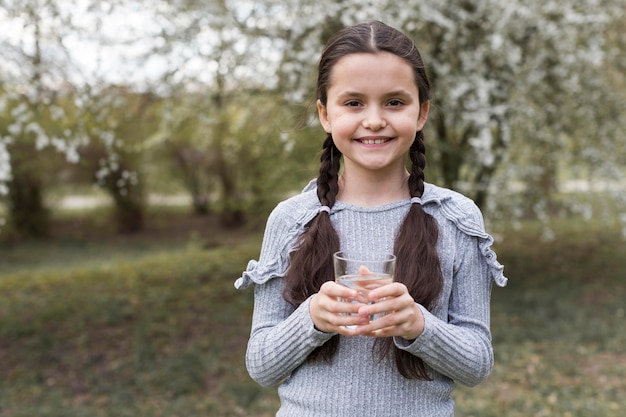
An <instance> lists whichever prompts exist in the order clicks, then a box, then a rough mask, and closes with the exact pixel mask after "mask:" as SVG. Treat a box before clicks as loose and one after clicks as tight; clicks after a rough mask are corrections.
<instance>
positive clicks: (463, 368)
mask: <svg viewBox="0 0 626 417" xmlns="http://www.w3.org/2000/svg"><path fill="white" fill-rule="evenodd" d="M410 204H411V203H410V200H408V199H407V200H402V201H397V202H394V203H390V204H386V205H384V206H380V207H357V206H353V205H350V204H345V203H343V202H340V201H338V202H337V203H336V204H335V206H334V207H333V208H332V211H331V221H332V223H333V225H334V226H335V228H336V230H337V232H338V234H339V238H340V242H341V249H342V250H345V251H348V252H359V251H372V250H374V251H381V252H393V243H394V237H395V235H396V230H397V228H398V227H399V225H400V224H401V223H402V220H403V219H404V217H405V215H406V213H407V211H408V209H409V207H410ZM422 204H423V207H424V210H426V211H427V212H428V213H430V214H431V215H432V216H434V218H435V219H436V220H437V223H438V225H439V230H440V234H439V241H438V251H439V257H440V258H439V259H440V263H441V268H442V271H443V277H444V288H443V291H442V293H441V296H440V299H439V300H438V303H437V308H436V309H433V310H432V311H428V310H426V309H425V308H424V307H422V306H420V308H421V309H422V312H423V313H424V318H425V327H424V331H423V333H422V334H421V335H420V336H419V337H418V338H417V339H416V340H415V341H413V342H411V343H409V342H407V341H406V340H404V339H402V338H395V339H394V342H395V345H396V346H397V347H399V348H400V349H404V350H406V351H408V352H410V353H411V354H413V355H416V356H419V357H420V358H422V359H423V360H424V362H425V363H426V364H427V368H428V370H429V372H430V375H431V376H432V378H433V380H432V381H421V380H409V379H405V378H404V377H402V376H401V375H400V374H399V373H398V371H397V369H396V367H395V364H393V363H392V362H391V361H379V360H378V359H377V358H376V357H375V356H374V355H373V354H372V344H373V338H371V337H366V336H355V337H345V336H341V338H340V342H339V348H338V350H337V352H336V354H335V356H334V357H333V360H332V362H331V363H326V362H325V361H307V356H308V355H309V354H310V353H311V352H312V351H313V350H314V349H315V348H317V347H318V346H320V345H322V344H324V343H325V342H326V341H328V340H329V339H330V338H331V337H332V336H333V335H332V334H327V333H323V332H320V331H317V330H316V329H315V327H314V326H313V322H312V320H311V316H310V314H309V301H310V298H309V299H308V300H306V301H305V302H304V303H302V304H301V305H300V306H299V307H297V308H294V307H293V306H292V305H290V304H289V303H287V302H286V301H285V300H284V299H283V297H282V289H283V285H284V280H283V277H284V275H285V272H286V270H287V268H288V266H289V253H290V251H291V250H292V249H293V247H294V243H295V241H296V238H297V236H298V235H299V234H300V233H301V232H302V231H303V229H304V226H305V225H306V224H307V223H308V222H309V221H310V220H311V219H312V218H313V217H314V216H315V215H316V214H317V212H318V209H319V207H320V203H319V201H318V199H317V195H316V192H315V189H314V184H310V185H309V186H308V187H307V188H306V189H305V191H304V192H303V193H302V194H299V195H297V196H295V197H292V198H290V199H288V200H286V201H283V202H282V203H280V204H279V205H278V206H277V207H276V208H275V209H274V211H273V212H272V214H271V215H270V217H269V218H268V221H267V227H266V231H265V236H264V240H263V245H262V248H261V254H260V258H259V261H258V262H257V261H255V260H252V261H250V263H249V264H248V267H247V270H246V271H245V272H244V273H243V274H242V276H241V278H239V279H238V280H237V281H236V283H235V286H236V287H237V288H245V287H247V286H249V285H250V284H252V283H255V284H256V285H255V291H254V297H255V298H254V313H253V318H252V330H251V335H250V340H249V342H248V350H247V353H246V365H247V368H248V372H249V373H250V376H251V377H252V378H253V379H254V380H255V381H257V382H258V383H259V384H261V385H263V386H270V385H273V384H280V385H279V387H278V393H279V396H280V401H281V406H280V409H279V410H278V412H277V416H296V417H306V416H311V417H349V416H358V417H366V416H372V417H381V416H403V417H407V416H423V417H437V416H446V417H449V416H452V415H453V414H454V411H453V408H454V402H453V401H452V399H451V398H450V394H451V392H452V389H453V385H454V381H457V382H459V383H461V384H464V385H469V386H473V385H476V384H478V383H479V382H481V381H483V380H484V379H485V378H486V377H487V376H488V375H489V373H490V371H491V369H492V367H493V349H492V345H491V333H490V330H489V303H490V295H491V285H492V279H493V280H494V281H495V283H496V284H497V285H500V286H504V285H506V278H505V277H504V275H503V267H502V265H500V264H499V263H498V261H497V260H496V256H495V253H494V252H493V251H492V250H491V249H490V246H491V244H492V243H493V239H492V238H491V236H490V235H488V234H487V233H486V232H485V231H484V227H483V218H482V215H481V213H480V211H479V209H478V208H477V207H476V205H475V204H474V203H473V202H472V201H471V200H469V199H467V198H466V197H463V196H462V195H460V194H458V193H456V192H453V191H450V190H447V189H444V188H440V187H436V186H434V185H431V184H426V185H425V190H424V195H423V196H422Z"/></svg>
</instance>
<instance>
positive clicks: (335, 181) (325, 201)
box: [317, 133, 341, 207]
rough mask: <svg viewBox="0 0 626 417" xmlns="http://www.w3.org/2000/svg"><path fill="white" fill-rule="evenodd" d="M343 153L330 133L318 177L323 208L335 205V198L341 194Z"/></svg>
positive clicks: (319, 196)
mask: <svg viewBox="0 0 626 417" xmlns="http://www.w3.org/2000/svg"><path fill="white" fill-rule="evenodd" d="M340 159H341V152H340V151H339V149H337V147H336V146H335V142H333V137H332V135H331V134H330V133H329V134H328V135H327V136H326V140H325V141H324V144H323V145H322V156H321V157H320V162H321V164H320V170H319V176H318V177H317V197H318V198H319V200H320V203H322V205H323V206H328V207H332V206H334V205H335V198H336V197H337V193H338V192H339V166H340Z"/></svg>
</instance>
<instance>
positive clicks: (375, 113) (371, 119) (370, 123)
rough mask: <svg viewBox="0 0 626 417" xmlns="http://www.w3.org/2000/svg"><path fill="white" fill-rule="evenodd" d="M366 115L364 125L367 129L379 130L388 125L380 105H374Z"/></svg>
mask: <svg viewBox="0 0 626 417" xmlns="http://www.w3.org/2000/svg"><path fill="white" fill-rule="evenodd" d="M364 116H365V117H364V118H363V123H362V125H363V127H364V128H366V129H369V130H371V131H373V132H377V131H379V130H380V129H383V128H384V127H385V126H387V121H386V120H385V117H384V115H383V112H382V109H381V108H379V107H378V106H372V107H370V108H369V109H367V111H366V112H365V115H364Z"/></svg>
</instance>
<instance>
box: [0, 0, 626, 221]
mask: <svg viewBox="0 0 626 417" xmlns="http://www.w3.org/2000/svg"><path fill="white" fill-rule="evenodd" d="M622 3H623V0H606V1H603V2H602V3H601V4H600V2H599V0H571V1H564V0H549V1H539V0H531V2H530V3H529V2H522V1H521V0H511V1H507V2H502V1H499V0H473V1H469V0H456V1H452V2H441V1H437V0H419V1H418V0H407V1H405V2H402V3H398V2H395V1H391V0H367V1H363V0H340V1H327V2H322V4H320V2H319V1H318V2H314V1H312V0H265V1H263V2H256V1H253V0H238V1H236V2H225V1H223V0H211V1H205V2H198V1H195V0H183V1H177V2H171V1H170V2H168V1H156V0H155V1H154V2H148V3H146V2H140V1H134V0H117V1H109V2H93V3H91V2H85V3H81V4H83V5H85V7H84V9H82V10H79V11H78V13H79V14H80V19H78V18H77V15H76V14H75V13H76V10H74V9H72V10H66V9H64V8H63V7H59V6H55V3H54V2H39V1H38V0H22V1H19V2H18V1H10V2H9V1H4V2H3V1H1V0H0V4H2V5H5V6H6V7H5V8H4V9H2V10H3V11H2V12H0V13H4V15H0V18H2V19H4V20H6V19H9V20H11V21H14V22H18V23H19V24H20V25H22V26H23V27H24V28H25V30H26V32H27V33H28V34H30V35H29V36H27V37H25V38H24V39H22V40H17V39H10V38H8V40H7V41H6V42H4V43H3V44H2V47H1V48H0V53H1V54H2V56H3V57H5V58H7V59H6V61H7V62H9V63H13V64H11V65H9V66H6V67H3V69H0V71H2V72H1V73H0V192H3V191H4V193H5V194H6V193H7V192H9V194H10V195H11V193H10V186H9V184H11V183H15V179H16V176H17V175H19V172H18V170H16V169H15V167H17V166H18V165H19V166H22V165H23V162H20V161H19V158H20V157H19V154H20V153H21V154H22V155H37V154H38V152H40V151H41V150H43V149H50V148H54V149H57V150H58V151H60V152H62V153H63V154H65V155H66V158H67V159H68V160H70V161H72V160H75V159H76V158H78V157H79V156H80V153H79V152H78V149H80V148H81V147H82V146H84V144H85V142H86V141H89V142H90V143H91V144H92V145H93V143H94V142H98V143H99V145H98V146H97V147H99V148H100V149H105V150H106V152H105V153H104V154H103V156H102V157H101V160H102V164H101V165H100V166H99V168H98V169H97V172H98V173H99V174H100V177H99V178H100V179H101V180H102V181H101V182H102V183H103V184H104V183H105V182H106V181H104V180H103V178H104V177H102V175H104V174H110V173H113V172H114V171H115V168H116V167H119V166H120V164H119V161H120V157H119V155H129V151H132V150H139V151H140V152H153V151H155V149H157V148H159V149H169V150H170V152H171V155H174V156H176V158H177V160H178V161H179V166H180V167H181V168H182V167H183V166H185V164H187V165H186V168H187V169H186V176H187V177H188V179H189V181H188V184H189V186H190V189H193V187H196V189H195V191H193V190H192V191H191V192H192V194H194V193H195V194H196V195H195V197H199V198H198V199H197V204H198V205H199V206H200V205H202V204H203V203H202V202H203V201H204V203H206V202H207V201H208V196H209V195H213V196H219V199H220V202H221V207H222V209H223V210H225V211H226V212H229V213H230V215H232V216H233V219H235V218H236V217H237V215H238V214H237V212H238V211H239V210H241V207H242V201H246V199H249V197H250V195H251V194H254V192H253V191H252V190H260V189H261V188H262V187H259V184H255V183H253V182H252V181H251V180H248V179H246V176H247V175H252V177H254V178H256V179H259V180H263V181H266V182H267V183H268V184H269V183H271V181H270V178H269V177H265V176H263V175H259V172H264V170H265V169H267V170H269V171H271V172H273V173H274V174H275V175H274V177H272V181H273V180H276V178H277V177H279V176H280V175H284V173H286V172H292V171H293V170H294V169H296V172H299V173H302V176H309V175H311V173H314V172H315V167H314V164H315V161H314V160H313V159H304V160H303V159H302V156H301V155H302V152H300V150H301V149H307V152H313V151H312V150H311V149H312V148H316V146H315V140H302V139H300V138H303V137H306V138H309V137H310V136H309V135H310V134H311V132H312V131H316V129H307V130H301V131H296V129H294V125H295V124H294V123H293V122H292V119H291V118H290V117H292V115H293V113H292V112H291V110H292V109H293V108H294V107H296V108H298V109H301V108H302V107H304V106H306V104H307V103H310V102H311V100H312V99H313V97H312V95H313V92H314V85H313V83H314V78H315V74H314V73H315V70H316V63H317V59H318V57H319V54H320V50H321V47H322V45H323V44H324V42H325V41H326V40H327V39H328V37H329V36H330V35H331V34H333V33H335V32H336V31H337V30H338V29H339V28H341V27H343V26H345V25H349V24H353V23H356V22H361V21H365V20H370V19H380V20H383V21H385V22H387V23H389V24H391V25H393V26H396V27H398V28H400V29H402V30H403V31H404V32H406V33H407V34H409V35H410V36H411V37H412V38H413V39H414V40H415V41H416V43H417V45H418V47H419V48H420V50H421V52H422V54H423V55H424V58H425V61H426V63H427V66H428V70H429V73H430V76H431V78H432V81H433V91H434V98H433V106H432V107H431V108H432V116H431V120H430V122H429V124H428V125H427V129H428V132H427V134H426V140H427V148H428V159H429V165H428V167H427V169H428V173H427V175H428V178H429V180H434V181H437V182H440V183H442V184H444V185H446V186H448V187H451V188H455V189H459V190H460V191H463V192H464V193H466V194H468V195H470V196H472V197H473V198H474V199H475V200H476V201H477V203H478V204H479V205H481V206H482V207H483V208H484V209H486V210H490V211H494V213H495V212H496V211H497V212H498V213H503V214H504V215H505V216H507V218H510V217H511V216H512V217H520V216H523V215H526V214H529V213H534V214H535V215H541V216H547V215H548V214H550V210H554V209H555V208H558V207H556V206H555V204H554V201H551V198H552V196H553V195H554V194H555V191H557V190H558V187H559V186H560V184H562V183H563V182H564V181H563V180H564V179H580V178H584V179H586V180H593V182H594V183H600V182H602V181H608V182H615V179H616V178H617V179H619V178H621V176H622V175H623V168H622V166H623V165H624V161H623V155H624V153H625V150H624V146H625V145H624V141H623V140H622V138H623V136H624V133H625V130H626V127H625V124H626V121H625V120H624V118H623V116H622V115H621V112H622V110H621V109H623V108H624V96H625V94H624V89H625V88H626V87H625V86H624V83H623V77H622V74H623V71H624V68H623V62H625V61H626V60H625V59H624V50H625V49H626V48H624V43H625V41H624V37H623V33H624V23H623V22H624V19H623V17H624V16H623V13H624V10H623V4H622ZM320 6H322V7H320ZM34 10H37V11H38V12H37V13H35V12H34ZM42 10H43V13H42V12H41V11H42ZM73 13H74V14H73ZM108 17H113V19H109V20H107V19H108ZM132 19H136V21H131V20H132ZM106 22H108V23H106ZM116 22H122V23H119V24H117V23H116ZM105 23H106V24H105ZM116 24H117V26H116ZM107 28H108V29H107ZM94 29H95V30H94ZM9 32H10V31H9ZM3 36H5V37H6V36H7V35H6V34H5V33H4V32H3ZM81 37H82V39H85V38H87V39H94V42H95V40H97V43H94V45H97V48H94V49H95V50H97V51H99V53H97V54H95V55H92V57H93V58H94V59H92V60H89V61H90V62H91V61H93V62H96V63H98V65H96V66H94V67H89V66H88V65H87V64H86V63H83V64H82V65H78V64H77V63H76V62H75V57H76V54H71V53H69V50H68V47H70V49H71V46H72V45H76V42H77V39H78V38H81ZM3 39H5V38H3ZM20 42H21V43H20ZM44 44H45V47H42V45H44ZM139 45H141V47H140V46H139ZM119 51H126V52H124V53H120V52H119ZM79 55H80V54H79ZM110 56H116V57H118V58H116V59H115V60H113V61H116V62H117V63H118V64H119V63H120V62H123V63H124V64H125V65H126V64H129V65H126V66H125V67H124V68H126V70H125V71H124V72H117V73H116V75H115V76H113V77H112V72H113V71H112V66H111V65H112V64H111V63H110V62H108V61H107V60H106V59H104V58H105V57H110ZM72 57H74V58H72ZM620 63H621V64H620ZM109 64H111V65H109ZM85 65H87V67H88V68H91V72H90V74H89V76H88V77H87V76H82V75H81V73H80V72H77V71H74V70H73V68H74V67H80V68H85ZM619 65H622V67H619ZM110 84H114V85H123V86H126V87H129V86H132V90H133V92H134V93H133V94H137V97H139V96H142V97H143V98H144V99H145V98H147V97H153V98H154V97H158V98H159V99H158V100H152V99H151V100H148V101H147V102H148V103H152V104H154V103H159V104H158V106H156V107H154V108H153V110H155V111H156V110H159V111H161V114H160V115H156V114H153V113H151V116H150V117H153V118H154V120H153V122H154V123H152V122H151V123H152V126H158V129H157V130H156V131H149V130H148V131H142V132H141V135H142V136H141V138H139V139H137V134H135V135H130V137H129V136H128V135H127V136H124V135H125V134H124V132H125V131H127V130H126V129H122V128H121V125H119V123H118V122H119V120H118V119H117V118H118V117H120V116H121V115H124V111H123V110H121V111H120V108H115V106H114V105H113V104H114V103H116V102H118V101H119V100H115V99H114V98H113V97H114V96H115V95H116V94H117V93H115V94H114V95H113V96H111V97H109V98H106V99H104V98H100V99H98V100H97V101H96V103H99V104H98V105H97V106H95V107H94V97H96V96H97V95H98V94H100V93H104V92H109V93H110V92H111V91H117V92H119V91H121V89H116V88H113V89H112V88H109V85H110ZM63 91H66V92H67V93H66V94H60V92H63ZM130 96H131V95H127V96H126V97H127V98H129V97H130ZM62 97H72V99H71V100H68V99H65V101H64V102H63V100H61V98H62ZM268 97H269V98H270V99H268ZM276 97H280V99H278V100H275V103H273V100H274V98H276ZM131 101H133V100H131ZM61 102H63V105H59V104H58V103H61ZM122 102H125V101H124V100H122ZM133 102H134V101H133ZM106 103H109V104H110V105H109V104H106ZM125 103H128V102H125ZM96 107H97V108H98V109H99V110H97V111H96V110H94V109H95V108H96ZM131 107H132V106H131ZM123 108H124V107H122V108H121V109H123ZM137 108H141V106H139V107H137ZM282 109H287V111H286V112H285V110H282ZM85 114H87V115H88V117H86V116H85ZM107 115H108V116H107ZM112 115H116V116H115V117H113V116H112ZM272 115H274V116H276V115H279V116H277V122H268V120H269V119H272ZM307 117H309V118H310V119H311V120H313V119H314V117H315V116H314V112H310V113H307ZM45 120H48V121H50V123H47V124H46V123H43V121H45ZM286 121H287V122H286ZM86 123H88V124H86ZM313 125H315V123H313ZM317 131H319V129H317ZM273 137H274V138H277V137H280V138H281V141H279V142H278V146H277V147H273V146H270V145H274V144H276V143H277V142H276V141H275V140H274V141H273V142H272V138H273ZM131 138H134V139H131ZM255 138H266V139H263V140H262V141H260V142H259V141H257V142H255ZM18 140H19V146H26V147H29V148H28V149H29V150H27V151H21V152H18V151H17V150H18ZM133 140H134V141H135V142H133ZM137 141H138V142H139V143H136V142H137ZM305 142H306V147H305V148H301V147H300V146H303V145H302V144H303V143H305ZM259 143H262V145H261V146H258V145H259ZM318 143H319V145H320V146H321V138H320V139H319V142H318ZM253 149H254V150H255V151H254V152H251V150H253ZM265 151H267V152H265ZM264 152H265V153H264ZM130 153H132V152H130ZM116 155H117V156H116ZM277 155H278V156H280V157H281V162H282V163H281V164H280V165H279V166H278V165H276V164H274V165H273V166H271V168H267V166H264V165H262V163H260V162H259V161H264V160H270V161H271V159H272V158H276V157H277ZM620 158H621V159H620ZM131 159H132V158H131ZM125 160H128V159H126V158H125ZM242 161H245V162H244V163H245V164H246V168H249V169H248V170H243V169H241V167H242ZM192 162H193V163H192ZM198 163H200V165H197V164H198ZM194 164H195V165H194ZM255 164H256V165H255ZM302 164H305V165H306V167H302ZM253 167H254V169H253ZM278 167H279V168H280V169H277V168H278ZM246 171H250V173H249V174H246ZM124 172H125V174H124ZM133 172H135V169H134V168H132V167H128V169H126V170H122V171H120V172H119V173H118V174H119V175H121V177H120V178H117V179H116V180H115V181H113V183H115V184H118V183H120V181H121V183H124V184H126V185H125V187H126V188H125V187H120V188H119V190H118V191H119V193H120V194H122V193H128V191H129V189H128V188H127V186H128V185H129V184H130V185H133V186H134V185H136V184H137V177H136V176H135V175H134V174H133ZM200 172H202V173H203V175H206V177H205V178H204V179H202V180H201V181H199V177H198V175H197V174H198V173H200ZM114 177H115V175H114ZM194 177H195V178H194ZM289 178H295V177H294V176H289ZM130 179H132V181H131V180H130ZM202 184H203V185H202ZM199 185H200V187H201V188H202V187H203V188H204V191H202V190H200V189H198V188H197V187H198V186H199ZM494 191H497V193H494ZM112 192H114V193H115V192H117V191H112ZM623 194H624V193H616V198H623V197H621V196H622V195H623ZM488 196H493V197H494V198H488ZM120 201H121V200H120ZM587 207H588V206H586V205H581V206H579V207H577V208H576V209H577V210H581V211H585V210H588V208H587ZM496 209H497V210H496ZM492 216H494V215H493V214H492ZM625 221H626V219H625Z"/></svg>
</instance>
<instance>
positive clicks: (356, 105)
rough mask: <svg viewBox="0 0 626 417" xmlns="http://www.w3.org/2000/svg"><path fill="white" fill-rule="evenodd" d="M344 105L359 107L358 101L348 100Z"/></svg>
mask: <svg viewBox="0 0 626 417" xmlns="http://www.w3.org/2000/svg"><path fill="white" fill-rule="evenodd" d="M344 105H345V106H347V107H359V106H360V105H361V103H360V102H359V101H358V100H348V101H346V102H345V103H344Z"/></svg>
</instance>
